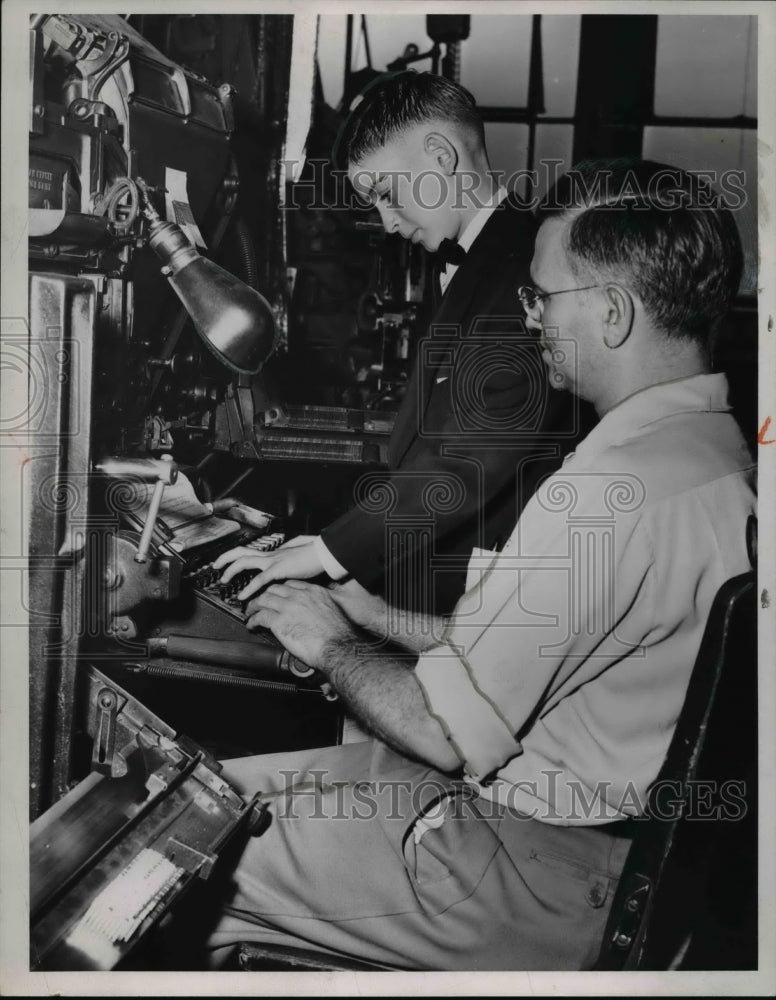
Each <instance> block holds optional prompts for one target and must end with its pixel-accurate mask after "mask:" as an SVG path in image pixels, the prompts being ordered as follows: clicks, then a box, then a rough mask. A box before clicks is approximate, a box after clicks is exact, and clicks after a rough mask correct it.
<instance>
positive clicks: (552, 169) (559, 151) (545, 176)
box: [531, 125, 574, 198]
mask: <svg viewBox="0 0 776 1000" xmlns="http://www.w3.org/2000/svg"><path fill="white" fill-rule="evenodd" d="M573 147H574V126H573V125H537V126H536V147H535V150H534V169H535V170H536V171H537V174H538V178H537V180H538V186H537V187H536V189H535V190H534V191H533V192H531V193H532V194H533V195H534V196H535V197H537V198H541V197H542V196H543V195H545V194H546V193H547V191H548V190H549V189H550V188H551V187H552V185H553V184H554V183H555V181H556V180H557V179H558V178H559V177H560V176H561V174H565V173H566V171H567V170H569V169H570V167H571V155H572V150H573ZM558 160H560V161H561V163H557V162H556V161H558Z"/></svg>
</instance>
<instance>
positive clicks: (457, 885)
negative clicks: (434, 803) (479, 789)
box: [402, 791, 502, 914]
mask: <svg viewBox="0 0 776 1000" xmlns="http://www.w3.org/2000/svg"><path fill="white" fill-rule="evenodd" d="M440 801H442V800H440ZM444 802H445V803H446V805H445V809H444V815H443V816H442V822H441V824H439V825H431V826H429V825H428V824H427V823H426V822H425V819H424V816H425V815H429V814H431V815H433V807H432V809H431V810H426V813H425V814H424V815H422V816H420V817H419V818H418V819H417V820H416V821H415V822H414V823H413V824H412V825H411V826H410V828H409V829H408V830H407V833H406V835H405V837H404V841H403V844H402V852H403V858H404V866H405V868H406V870H407V874H408V876H409V879H410V882H411V885H412V889H413V891H414V893H415V896H416V897H417V900H418V902H419V904H420V906H421V908H422V909H423V910H424V911H425V912H426V913H428V914H435V913H441V912H443V911H444V910H446V909H448V908H449V907H451V906H454V905H455V904H456V903H460V902H461V901H462V900H464V899H466V898H468V897H469V896H470V895H471V894H472V893H473V892H474V890H475V889H476V888H477V886H478V885H479V883H480V882H481V880H482V877H483V875H484V874H485V872H486V871H487V869H488V866H489V865H490V864H491V862H492V861H493V859H494V857H495V856H496V854H497V853H498V851H499V850H500V849H501V846H502V845H501V840H500V839H499V836H498V825H499V822H500V816H494V817H491V818H487V819H486V818H485V817H484V816H483V814H482V813H481V811H480V810H479V809H478V808H477V805H476V803H475V802H474V801H473V800H472V796H471V794H470V793H467V792H466V791H463V792H461V791H454V792H451V793H449V794H448V795H446V796H445V797H444Z"/></svg>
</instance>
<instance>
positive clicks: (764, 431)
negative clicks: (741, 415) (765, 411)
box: [757, 417, 776, 444]
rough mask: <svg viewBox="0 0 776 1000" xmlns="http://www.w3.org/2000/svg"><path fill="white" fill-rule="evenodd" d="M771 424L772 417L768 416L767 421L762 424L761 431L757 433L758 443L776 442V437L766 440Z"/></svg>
mask: <svg viewBox="0 0 776 1000" xmlns="http://www.w3.org/2000/svg"><path fill="white" fill-rule="evenodd" d="M770 426H771V418H770V417H766V418H765V423H764V424H763V425H762V427H761V428H760V433H759V434H758V435H757V443H758V444H776V438H769V439H768V440H767V441H766V440H765V435H766V434H767V432H768V428H769V427H770Z"/></svg>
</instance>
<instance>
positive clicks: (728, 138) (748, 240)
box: [643, 127, 757, 295]
mask: <svg viewBox="0 0 776 1000" xmlns="http://www.w3.org/2000/svg"><path fill="white" fill-rule="evenodd" d="M643 153H644V156H645V158H647V159H651V160H658V161H660V162H662V163H668V164H670V165H671V166H676V167H682V168H684V169H685V170H703V171H714V178H711V177H710V178H709V179H710V180H712V182H713V183H714V186H715V187H716V189H717V190H718V191H720V192H721V193H722V194H723V195H724V196H725V200H726V202H727V204H728V205H729V206H730V208H731V209H735V211H734V215H735V219H736V223H737V224H738V230H739V232H740V234H741V240H742V242H743V244H744V254H745V258H746V262H745V267H744V277H743V279H742V282H741V291H742V292H743V293H744V294H747V295H753V294H754V293H755V290H756V287H757V134H756V132H755V131H754V129H712V128H669V127H660V128H645V129H644V146H643ZM731 170H735V171H738V170H740V171H743V174H744V179H743V183H742V184H741V185H740V186H741V187H743V189H744V192H745V196H744V195H741V193H740V192H739V191H738V190H737V187H738V179H737V178H735V177H731V176H730V174H729V171H731ZM734 199H735V201H734ZM737 201H742V202H744V204H742V205H740V207H736V202H737Z"/></svg>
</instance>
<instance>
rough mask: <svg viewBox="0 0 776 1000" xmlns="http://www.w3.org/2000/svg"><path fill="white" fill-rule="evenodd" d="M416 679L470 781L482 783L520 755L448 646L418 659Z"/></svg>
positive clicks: (464, 665)
mask: <svg viewBox="0 0 776 1000" xmlns="http://www.w3.org/2000/svg"><path fill="white" fill-rule="evenodd" d="M415 677H416V679H417V681H418V683H419V684H420V687H421V690H422V692H423V697H424V699H425V701H426V707H427V709H428V711H429V713H430V714H431V715H433V716H434V718H435V719H436V720H437V721H438V722H439V724H440V725H441V726H442V729H443V731H444V734H445V736H446V737H447V739H448V741H449V742H450V745H451V746H452V748H453V749H454V750H455V752H456V753H457V754H458V756H459V758H460V759H461V763H462V764H463V767H464V770H465V771H466V773H467V774H468V775H470V776H471V777H472V778H475V779H477V780H481V779H483V778H484V777H485V776H486V775H488V774H490V773H491V772H492V771H495V770H496V769H497V768H498V767H500V766H501V765H502V764H504V762H505V761H507V760H509V759H510V758H511V757H514V755H515V754H516V753H519V752H520V744H519V743H518V742H517V740H515V738H514V736H513V734H512V732H511V730H510V728H509V725H508V723H507V722H506V720H505V719H504V718H503V717H502V716H501V714H500V712H499V710H498V708H497V706H496V705H495V704H494V703H493V702H492V701H491V700H490V699H489V698H488V697H487V695H486V694H485V693H484V692H483V691H482V690H481V689H480V688H479V687H478V686H477V683H476V681H475V679H474V677H473V675H472V672H471V670H470V668H469V665H468V664H467V663H466V660H465V659H464V658H463V656H461V655H459V654H457V653H456V652H455V651H454V650H453V649H451V648H450V647H449V646H435V647H434V648H433V649H430V650H428V651H427V652H426V653H424V654H422V655H421V657H420V658H419V660H418V663H417V665H416V667H415Z"/></svg>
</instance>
